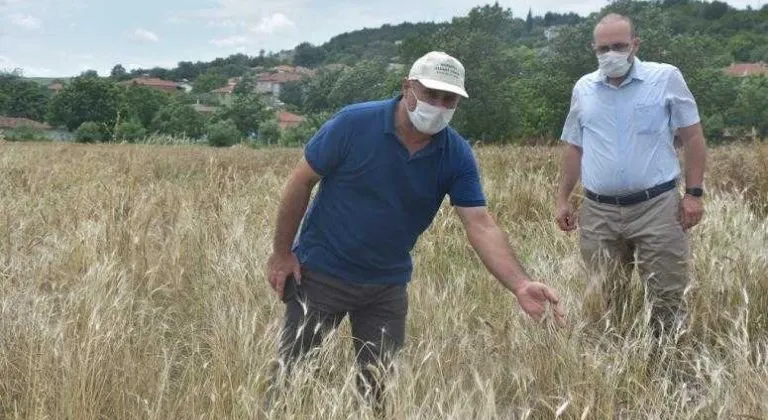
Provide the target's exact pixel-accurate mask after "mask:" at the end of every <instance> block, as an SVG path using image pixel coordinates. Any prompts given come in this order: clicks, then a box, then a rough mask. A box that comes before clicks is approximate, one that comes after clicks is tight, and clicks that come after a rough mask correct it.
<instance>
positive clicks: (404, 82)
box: [400, 77, 408, 93]
mask: <svg viewBox="0 0 768 420" xmlns="http://www.w3.org/2000/svg"><path fill="white" fill-rule="evenodd" d="M400 89H402V91H403V93H405V90H406V89H408V78H407V77H403V80H401V81H400Z"/></svg>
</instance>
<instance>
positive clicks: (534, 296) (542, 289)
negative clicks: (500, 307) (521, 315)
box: [516, 281, 565, 327]
mask: <svg viewBox="0 0 768 420" xmlns="http://www.w3.org/2000/svg"><path fill="white" fill-rule="evenodd" d="M516 296H517V301H518V303H519V304H520V307H521V308H523V311H525V313H527V314H528V315H530V316H531V318H533V319H534V320H535V321H536V322H539V321H541V317H542V315H543V314H544V311H545V309H546V306H547V303H549V304H551V305H552V306H553V308H552V313H553V314H554V316H555V322H556V323H557V326H558V327H565V311H564V310H563V305H562V303H561V302H560V298H559V297H558V296H557V293H555V291H554V290H553V289H552V288H550V287H549V286H547V285H545V284H542V283H538V282H535V281H531V282H528V283H526V284H525V285H524V286H522V287H521V288H520V290H518V291H517V294H516Z"/></svg>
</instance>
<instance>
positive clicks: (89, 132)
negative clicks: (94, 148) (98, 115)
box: [75, 121, 105, 143]
mask: <svg viewBox="0 0 768 420" xmlns="http://www.w3.org/2000/svg"><path fill="white" fill-rule="evenodd" d="M104 139H105V136H104V130H102V128H101V126H100V125H99V124H98V123H95V122H93V121H86V122H84V123H82V124H80V127H78V128H77V131H76V132H75V141H76V142H78V143H96V142H102V141H104Z"/></svg>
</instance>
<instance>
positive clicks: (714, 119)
mask: <svg viewBox="0 0 768 420" xmlns="http://www.w3.org/2000/svg"><path fill="white" fill-rule="evenodd" d="M702 126H703V127H704V137H705V138H706V139H707V142H709V143H712V144H719V143H722V142H723V136H724V133H725V128H726V127H725V120H724V119H723V116H722V115H720V114H715V115H712V116H706V115H705V116H703V118H702Z"/></svg>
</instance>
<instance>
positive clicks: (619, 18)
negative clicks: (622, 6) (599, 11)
mask: <svg viewBox="0 0 768 420" xmlns="http://www.w3.org/2000/svg"><path fill="white" fill-rule="evenodd" d="M613 22H627V23H628V24H629V34H630V35H631V36H632V38H634V37H635V35H636V33H635V24H634V22H632V19H630V18H629V17H627V16H624V15H621V14H618V13H608V14H607V15H605V16H603V18H602V19H600V21H599V22H597V25H595V31H594V32H597V27H598V26H600V25H602V24H604V23H613ZM594 32H593V35H594Z"/></svg>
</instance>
